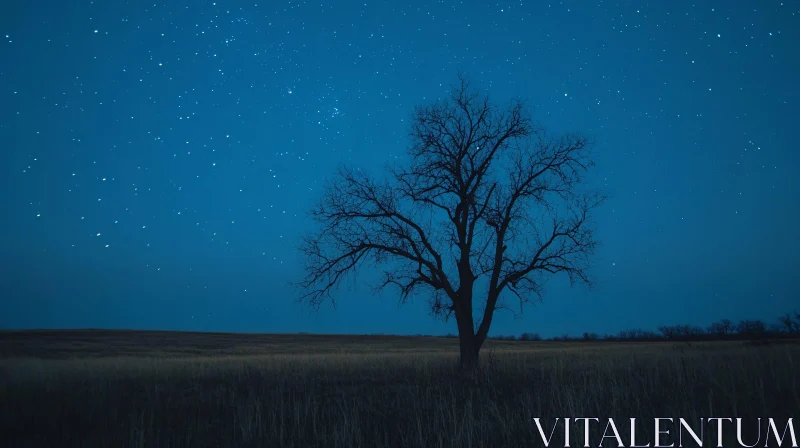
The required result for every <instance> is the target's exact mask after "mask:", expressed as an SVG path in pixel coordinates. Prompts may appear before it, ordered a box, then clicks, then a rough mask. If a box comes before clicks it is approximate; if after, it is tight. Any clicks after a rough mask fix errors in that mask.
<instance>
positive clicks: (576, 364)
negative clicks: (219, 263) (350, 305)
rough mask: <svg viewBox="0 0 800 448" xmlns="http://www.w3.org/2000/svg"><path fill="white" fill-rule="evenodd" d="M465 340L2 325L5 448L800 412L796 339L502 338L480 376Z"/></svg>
mask: <svg viewBox="0 0 800 448" xmlns="http://www.w3.org/2000/svg"><path fill="white" fill-rule="evenodd" d="M457 351H458V347H457V340H455V339H445V338H425V337H391V336H338V335H337V336H315V335H256V334H252V335H251V334H210V333H172V332H146V331H105V330H86V331H74V330H68V331H24V332H16V331H5V332H0V445H2V446H13V447H27V446H42V447H46V446H52V447H71V446H89V447H92V446H97V447H101V446H102V447H122V446H139V447H375V448H378V447H401V446H402V447H428V446H430V447H479V446H481V447H482V446H487V447H489V446H491V447H523V446H543V445H542V442H541V439H540V438H539V435H538V432H537V429H536V426H535V425H534V424H533V418H534V417H541V418H543V419H548V420H547V421H549V422H552V418H554V417H573V418H574V417H599V418H601V420H604V419H606V418H609V417H613V418H615V419H621V420H624V421H626V422H627V419H628V418H629V417H637V418H639V419H642V421H647V420H648V419H652V418H654V417H674V418H677V417H683V418H685V419H695V420H696V419H699V418H701V417H703V418H707V417H742V418H745V419H755V418H756V417H773V418H776V419H781V420H782V421H784V422H785V420H786V418H788V417H793V416H794V417H796V413H797V411H798V409H800V380H799V379H798V373H797V372H798V368H800V344H797V343H794V342H792V341H783V342H781V343H780V344H778V343H773V344H767V345H758V346H756V345H753V344H750V343H747V342H708V343H692V344H686V343H680V344H676V343H602V342H598V343H559V342H507V341H489V342H488V343H487V346H486V348H485V349H484V351H482V363H483V366H482V369H481V370H480V371H479V372H477V373H475V374H472V375H464V374H460V373H459V372H458V371H457V369H456V364H457ZM618 421H619V420H618ZM549 424H550V425H552V423H549ZM578 428H580V429H578ZM603 429H604V428H603V427H594V428H593V430H592V435H593V439H592V440H598V439H597V438H596V437H598V436H599V435H601V434H602V432H603ZM573 434H574V438H573V441H572V446H578V447H580V446H583V430H582V426H580V427H576V429H574V430H573ZM730 435H732V433H726V437H728V436H730ZM622 436H623V439H625V440H627V437H628V436H627V434H625V433H623V434H622ZM652 437H653V428H652V426H648V425H644V426H643V427H641V429H638V430H637V440H640V441H641V440H644V441H645V442H646V441H652ZM753 437H755V436H753ZM704 438H705V439H706V440H708V441H709V442H708V445H707V446H714V445H715V441H716V435H715V432H714V431H707V432H706V434H705V435H704ZM555 439H556V442H554V444H553V445H551V446H563V442H558V440H559V434H556V436H555ZM726 440H727V439H726ZM611 442H613V439H611V440H607V441H606V444H605V446H616V444H615V443H611ZM558 443H562V444H561V445H558ZM640 443H642V442H640ZM749 443H752V442H749ZM684 444H685V441H684ZM685 445H686V444H685ZM593 446H597V444H596V443H593ZM651 446H652V445H651ZM676 446H677V443H676ZM687 446H688V445H687ZM726 446H728V445H727V444H726ZM730 446H739V445H738V443H736V442H734V445H730ZM759 446H763V444H759Z"/></svg>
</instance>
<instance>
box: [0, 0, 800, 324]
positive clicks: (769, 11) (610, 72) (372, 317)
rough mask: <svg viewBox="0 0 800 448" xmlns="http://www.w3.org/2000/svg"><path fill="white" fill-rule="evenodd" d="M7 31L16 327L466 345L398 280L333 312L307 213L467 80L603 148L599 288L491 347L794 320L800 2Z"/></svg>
mask: <svg viewBox="0 0 800 448" xmlns="http://www.w3.org/2000/svg"><path fill="white" fill-rule="evenodd" d="M8 11H9V14H4V15H3V17H2V18H0V38H2V40H0V61H2V62H0V104H1V105H2V107H0V142H3V143H2V148H3V154H4V155H5V156H6V157H5V163H4V164H3V169H4V173H3V176H2V180H3V181H4V183H5V185H4V187H5V188H3V189H2V199H1V200H2V203H3V208H2V210H3V213H4V219H3V220H2V224H0V238H2V239H3V240H2V246H3V248H4V251H3V252H2V254H0V264H2V266H1V267H2V272H4V273H6V274H4V275H3V276H2V279H0V291H2V294H0V305H1V306H2V308H3V312H2V313H0V327H4V328H43V327H47V328H64V327H70V328H74V327H82V328H85V327H103V328H141V329H179V330H204V331H205V330H209V331H211V330H213V331H257V332H297V331H305V332H318V333H377V332H382V333H399V334H413V333H448V332H453V333H454V332H455V323H454V322H450V323H446V324H445V323H442V322H438V321H436V320H434V319H432V318H431V317H429V315H428V312H427V309H426V302H425V300H424V298H419V300H417V301H415V302H414V303H411V304H409V305H406V306H404V307H402V308H398V306H397V298H398V297H397V294H396V292H394V291H391V290H388V291H385V292H384V293H383V294H382V295H381V296H375V295H374V294H372V293H371V290H370V289H368V288H367V287H366V286H365V285H369V283H370V281H371V280H373V279H374V278H375V275H374V274H375V273H373V272H370V271H364V272H363V274H364V275H363V276H361V277H359V278H358V279H356V280H355V281H352V282H350V283H349V284H350V285H351V286H352V287H351V288H346V289H343V290H341V291H340V293H339V295H338V297H337V298H338V306H337V308H336V309H335V310H334V309H331V308H329V307H323V309H322V310H321V311H320V313H319V314H318V315H314V314H310V313H309V312H308V311H307V310H306V309H304V308H303V307H302V306H300V305H298V304H297V303H295V301H294V297H295V296H296V292H295V290H294V289H293V288H292V287H290V286H288V285H287V281H288V280H296V279H298V278H299V277H300V276H301V275H302V271H301V264H302V260H301V259H300V254H299V253H298V251H297V250H296V248H297V245H298V243H299V236H300V235H301V234H303V233H305V232H308V231H311V230H313V229H314V225H313V222H312V221H311V220H310V219H309V218H308V217H307V216H306V212H307V210H308V209H309V207H310V206H311V205H312V204H313V203H314V201H316V200H317V199H318V198H319V194H320V192H321V187H322V186H323V185H324V184H325V182H326V179H329V178H330V177H331V175H332V174H333V173H334V171H335V169H336V167H337V166H338V165H340V164H342V163H344V164H348V165H350V166H354V167H358V168H360V169H364V170H368V171H370V172H372V173H375V174H380V173H381V170H382V168H383V166H384V165H385V164H386V163H387V162H401V163H402V162H403V161H404V160H405V159H404V158H405V157H406V155H405V151H406V149H407V147H408V143H409V140H408V138H407V132H408V125H409V118H410V114H411V112H412V109H413V107H414V105H416V104H430V103H431V102H432V101H435V100H436V99H437V98H439V97H442V96H444V95H446V93H447V86H448V85H450V84H452V83H453V82H455V81H456V74H457V73H458V71H461V72H464V73H465V74H467V75H468V76H470V78H471V79H472V80H473V83H474V85H475V86H476V87H478V88H480V89H482V90H483V91H484V92H486V93H488V94H489V95H490V97H491V98H492V99H493V100H494V101H496V102H497V103H499V104H503V103H505V102H507V101H508V100H510V99H511V98H514V97H521V98H524V99H525V100H527V103H528V105H529V106H530V109H529V110H530V112H531V114H532V116H533V118H534V119H535V120H537V121H538V122H539V123H540V124H542V125H543V126H545V127H546V128H547V129H548V130H549V131H550V132H555V133H557V132H561V131H572V130H574V131H580V132H584V133H586V134H587V135H589V136H591V137H593V138H594V139H595V141H596V144H595V149H594V154H595V160H596V162H597V167H596V169H595V170H594V171H593V175H592V177H591V179H590V182H592V184H593V185H594V186H597V187H601V188H603V189H604V190H605V191H607V192H608V193H609V195H610V199H609V201H608V202H607V203H606V204H605V205H604V206H603V207H602V208H601V209H599V210H598V211H597V212H596V213H595V220H596V222H597V226H598V234H597V236H598V239H599V240H600V241H601V243H602V244H603V246H602V248H601V249H600V250H599V252H598V257H597V260H596V265H595V268H594V269H593V271H592V274H593V276H594V277H595V278H596V279H597V281H598V284H597V287H596V288H595V289H594V290H591V291H587V290H585V289H581V288H570V287H569V285H568V283H567V282H566V280H565V279H563V278H558V277H557V278H553V279H552V280H551V281H550V282H549V283H548V288H547V294H546V296H545V299H544V301H543V302H542V303H541V304H539V305H537V306H534V307H528V308H526V309H525V312H524V317H523V318H522V319H514V318H513V317H512V316H511V315H510V314H500V315H499V316H498V317H497V318H496V319H495V321H494V324H493V331H492V332H491V333H494V334H498V333H500V334H509V333H514V334H518V333H521V332H523V331H530V332H538V333H541V334H542V335H548V336H549V335H560V334H563V333H569V334H580V333H582V332H584V331H594V332H598V333H605V332H610V333H615V332H617V331H619V330H622V329H627V328H647V329H654V328H655V327H657V326H659V325H663V324H675V323H688V324H701V325H705V324H708V323H710V322H711V321H713V320H716V319H718V318H723V317H727V318H730V319H733V320H738V319H744V318H760V319H765V320H769V321H771V320H773V319H774V318H776V317H777V316H778V315H780V314H782V313H785V312H786V311H791V310H793V309H794V308H796V307H797V303H798V300H797V299H798V296H799V295H800V294H799V292H798V287H797V283H796V281H793V277H796V276H797V273H798V266H800V263H798V261H800V255H798V254H800V243H798V241H800V239H798V238H797V235H796V233H795V230H794V229H795V228H796V222H797V220H798V218H800V216H798V215H800V200H798V199H799V198H798V183H797V180H796V179H797V170H798V161H799V160H798V159H799V158H800V156H799V155H798V154H800V151H798V148H797V140H796V137H795V135H794V134H793V132H795V131H796V129H795V128H796V124H797V123H798V118H800V114H798V102H799V101H800V94H799V93H800V88H799V87H798V83H797V81H796V80H797V79H800V57H798V56H800V55H799V54H798V50H797V46H796V42H798V41H800V36H798V30H800V26H798V25H800V23H798V21H799V20H800V7H799V6H798V2H796V1H783V2H779V1H739V2H728V1H703V2H688V1H680V0H679V1H656V2H649V3H641V2H629V1H620V2H585V1H563V2H514V3H511V4H489V3H485V2H473V1H465V2H450V1H443V2H430V1H412V2H393V1H383V2H364V1H360V2H324V1H322V2H321V1H317V2H300V1H289V2H287V1H283V2H264V3H263V4H262V3H253V2H250V3H244V2H205V1H204V2H167V3H164V4H162V3H155V4H149V5H148V6H147V7H141V6H139V5H138V4H132V3H127V2H119V1H114V0H112V1H109V2H88V1H78V2H55V1H52V0H48V1H38V2H21V3H18V4H15V5H13V6H11V7H10V8H9V9H8Z"/></svg>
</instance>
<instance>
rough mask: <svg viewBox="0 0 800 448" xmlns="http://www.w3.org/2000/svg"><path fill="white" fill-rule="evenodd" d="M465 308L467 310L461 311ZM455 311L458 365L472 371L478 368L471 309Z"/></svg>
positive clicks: (477, 348) (477, 346) (478, 348)
mask: <svg viewBox="0 0 800 448" xmlns="http://www.w3.org/2000/svg"><path fill="white" fill-rule="evenodd" d="M463 308H467V309H463ZM463 308H462V309H461V311H460V312H459V311H458V310H457V311H456V324H457V325H458V346H459V349H460V358H459V364H460V366H461V368H462V369H463V370H474V369H475V368H477V367H478V351H479V350H480V346H479V345H478V344H477V338H476V337H475V329H474V326H473V322H472V309H471V308H472V307H471V306H466V307H463Z"/></svg>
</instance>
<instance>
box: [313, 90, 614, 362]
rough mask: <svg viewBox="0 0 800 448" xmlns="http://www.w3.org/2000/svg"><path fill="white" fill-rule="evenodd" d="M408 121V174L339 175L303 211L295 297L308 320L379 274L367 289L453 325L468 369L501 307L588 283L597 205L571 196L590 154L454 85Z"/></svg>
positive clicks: (584, 195)
mask: <svg viewBox="0 0 800 448" xmlns="http://www.w3.org/2000/svg"><path fill="white" fill-rule="evenodd" d="M411 121H412V123H411V130H410V138H411V146H410V148H409V150H408V155H409V156H410V163H409V164H408V165H406V166H401V167H395V168H391V169H389V176H388V178H387V179H385V180H378V179H375V178H373V177H371V176H369V175H367V174H366V173H365V172H363V171H361V170H360V169H352V168H349V169H347V168H341V169H340V170H339V172H338V175H337V176H336V178H335V180H333V181H332V182H331V183H330V184H329V185H327V187H326V188H325V191H324V193H323V196H322V199H321V200H320V202H319V204H318V205H317V206H316V207H315V208H313V210H312V211H311V216H312V217H313V218H314V219H315V220H316V221H317V222H318V223H319V224H320V225H321V230H320V231H319V232H317V233H314V234H311V235H308V236H306V237H305V238H304V240H303V242H302V244H301V246H300V250H301V252H302V253H303V254H304V255H305V258H306V266H305V270H306V277H305V278H304V279H303V280H302V281H301V282H300V285H301V286H302V287H303V289H304V292H303V294H302V297H301V299H302V300H304V301H306V302H307V303H308V304H310V305H311V306H312V307H313V308H314V309H317V310H318V309H319V305H320V304H321V303H323V302H324V301H325V300H328V299H330V300H331V301H332V303H333V298H332V296H331V293H332V292H333V291H334V289H335V288H336V287H337V286H338V285H339V284H340V283H341V281H342V280H343V279H344V278H345V277H347V276H348V274H355V273H356V272H357V271H358V268H359V267H361V266H364V265H365V264H373V265H380V266H383V267H384V271H383V273H384V278H383V281H381V282H380V283H379V284H378V285H376V288H377V289H381V288H383V287H386V286H390V285H392V286H395V287H397V288H398V289H399V291H400V300H401V302H405V301H406V300H407V299H408V297H409V296H411V295H412V294H415V293H418V292H423V290H427V296H428V297H430V306H431V312H432V314H433V315H435V316H438V317H442V318H443V319H444V320H447V319H449V318H451V317H453V316H455V320H456V324H457V328H458V336H459V346H460V360H461V361H460V362H461V365H462V367H473V366H475V365H477V362H478V355H479V352H480V349H481V346H482V344H483V342H484V341H485V340H486V336H487V334H488V332H489V327H490V325H491V323H492V318H493V316H494V312H495V310H497V309H500V308H506V307H505V306H503V305H502V299H503V298H505V297H508V295H511V296H513V297H515V298H516V299H518V301H519V307H520V310H522V305H523V304H524V303H526V302H529V301H531V300H533V299H539V298H541V296H542V293H543V282H544V280H545V279H546V278H547V276H549V275H550V274H557V273H564V274H567V275H568V276H569V279H570V281H573V282H580V283H584V284H589V283H590V279H589V276H588V274H587V269H588V268H589V266H590V261H591V258H592V256H593V254H594V252H595V249H596V247H597V245H598V243H597V241H596V240H595V232H594V228H593V226H592V225H591V223H590V213H591V211H592V210H593V209H594V208H595V207H597V206H598V205H599V204H600V203H601V202H602V200H603V197H602V196H601V195H599V194H598V193H597V192H595V191H591V190H590V189H588V188H585V187H584V188H581V187H582V185H581V184H582V175H583V174H584V173H585V172H586V170H587V169H589V168H590V167H591V166H592V165H593V162H592V160H591V159H590V154H589V149H590V146H591V144H590V141H589V140H588V139H587V138H586V137H584V136H583V135H580V134H572V133H569V134H563V135H560V136H556V137H548V136H546V135H545V133H544V131H543V130H542V129H540V128H539V127H537V126H535V125H534V123H533V122H532V121H531V119H530V118H529V117H528V116H527V115H526V113H525V111H524V108H523V105H522V104H521V103H520V102H518V101H515V102H512V103H511V104H510V105H509V106H508V107H507V108H505V109H500V108H498V107H496V106H495V105H493V104H491V103H490V102H489V99H488V97H486V96H481V95H479V94H478V93H476V92H475V91H473V90H471V88H470V85H469V82H468V81H467V79H465V78H464V77H463V76H461V75H459V83H458V84H457V85H456V86H454V88H453V89H452V91H451V94H450V96H449V97H448V98H447V99H445V100H440V101H437V102H436V103H434V104H432V105H428V106H422V107H417V109H416V111H415V112H414V114H413V116H412V120H411ZM480 279H485V283H482V284H481V285H482V286H483V285H485V290H484V291H476V283H478V281H479V280H480ZM476 302H477V304H478V305H482V307H483V309H482V310H480V311H479V315H478V323H477V325H476V324H475V320H474V317H473V310H476V311H477V306H476Z"/></svg>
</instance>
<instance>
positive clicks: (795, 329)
mask: <svg viewBox="0 0 800 448" xmlns="http://www.w3.org/2000/svg"><path fill="white" fill-rule="evenodd" d="M778 320H779V321H780V323H781V325H782V326H783V329H784V331H786V332H787V333H800V313H794V316H792V315H791V314H789V313H786V314H784V315H783V316H781V317H779V318H778Z"/></svg>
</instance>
